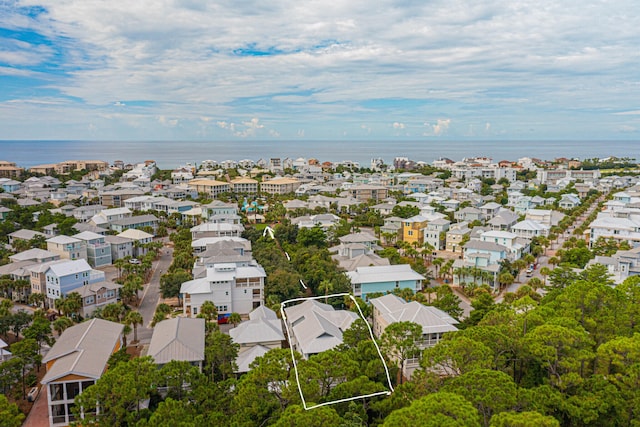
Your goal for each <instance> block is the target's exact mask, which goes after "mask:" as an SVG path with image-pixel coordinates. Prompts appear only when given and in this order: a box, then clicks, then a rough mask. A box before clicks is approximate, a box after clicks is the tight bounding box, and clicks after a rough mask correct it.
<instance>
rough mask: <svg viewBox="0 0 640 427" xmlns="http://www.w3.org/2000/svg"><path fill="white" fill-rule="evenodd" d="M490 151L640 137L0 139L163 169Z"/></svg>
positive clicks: (581, 147) (34, 158)
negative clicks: (229, 162) (210, 162)
mask: <svg viewBox="0 0 640 427" xmlns="http://www.w3.org/2000/svg"><path fill="white" fill-rule="evenodd" d="M472 156H488V157H491V158H493V159H494V160H495V161H500V160H517V159H518V158H519V157H525V156H526V157H536V158H540V159H548V160H550V159H554V158H556V157H569V158H572V157H575V158H579V159H585V158H593V157H608V156H617V157H632V158H635V159H638V160H640V159H639V158H640V141H444V140H422V141H404V140H403V141H305V140H302V141H210V142H207V141H188V142H187V141H185V142H180V141H0V160H7V161H12V162H16V163H17V164H18V166H21V167H30V166H34V165H38V164H43V163H57V162H61V161H64V160H74V159H85V160H89V159H91V160H105V161H107V162H110V163H112V162H113V161H114V160H123V161H124V162H126V163H135V162H141V161H144V160H155V161H156V163H157V164H158V166H159V167H161V168H163V169H169V168H174V167H176V166H179V165H182V164H185V163H187V162H190V163H194V162H195V163H198V164H199V163H200V162H201V161H203V160H216V161H218V162H220V161H224V160H236V161H237V160H243V159H251V160H254V161H255V160H258V159H260V158H264V159H269V158H271V157H280V158H286V157H289V158H292V159H296V158H298V157H304V158H311V157H313V158H316V159H318V160H320V161H321V162H324V161H330V162H338V161H343V160H351V161H354V162H359V163H360V165H361V166H363V167H368V166H369V165H370V162H371V159H372V158H378V157H380V158H382V159H383V160H384V161H385V163H387V164H391V163H392V162H393V159H394V158H395V157H408V158H410V159H411V160H415V161H420V160H422V161H425V162H432V161H433V160H435V159H437V158H439V157H448V158H450V159H453V160H460V159H462V158H463V157H472Z"/></svg>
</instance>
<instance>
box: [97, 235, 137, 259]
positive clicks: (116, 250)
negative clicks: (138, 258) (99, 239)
mask: <svg viewBox="0 0 640 427" xmlns="http://www.w3.org/2000/svg"><path fill="white" fill-rule="evenodd" d="M104 241H105V243H108V244H109V246H110V250H111V262H114V261H115V260H117V259H122V258H125V257H128V256H130V257H132V256H133V240H132V239H129V238H127V237H120V236H105V238H104Z"/></svg>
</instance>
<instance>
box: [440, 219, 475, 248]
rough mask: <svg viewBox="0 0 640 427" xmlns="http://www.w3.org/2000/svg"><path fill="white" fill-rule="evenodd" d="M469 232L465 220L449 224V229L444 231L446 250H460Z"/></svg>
mask: <svg viewBox="0 0 640 427" xmlns="http://www.w3.org/2000/svg"><path fill="white" fill-rule="evenodd" d="M470 233H471V229H470V228H469V224H468V223H467V222H459V223H456V224H451V226H450V227H449V230H448V231H447V232H446V239H447V241H446V250H447V251H449V252H462V245H463V242H464V241H465V240H466V239H468V237H466V238H465V236H468V235H469V234H470Z"/></svg>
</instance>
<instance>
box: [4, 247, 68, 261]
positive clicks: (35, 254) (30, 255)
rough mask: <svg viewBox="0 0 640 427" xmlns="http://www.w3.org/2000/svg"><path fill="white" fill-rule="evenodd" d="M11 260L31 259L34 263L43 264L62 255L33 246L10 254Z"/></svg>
mask: <svg viewBox="0 0 640 427" xmlns="http://www.w3.org/2000/svg"><path fill="white" fill-rule="evenodd" d="M9 259H10V260H11V262H20V261H30V262H32V263H34V264H36V263H37V264H42V263H45V262H49V261H55V260H57V259H60V255H59V254H56V253H54V252H50V251H47V250H44V249H39V248H32V249H28V250H26V251H22V252H19V253H17V254H14V255H11V256H9Z"/></svg>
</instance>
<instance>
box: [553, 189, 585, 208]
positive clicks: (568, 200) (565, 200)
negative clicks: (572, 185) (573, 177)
mask: <svg viewBox="0 0 640 427" xmlns="http://www.w3.org/2000/svg"><path fill="white" fill-rule="evenodd" d="M580 203H581V201H580V197H578V196H577V195H575V194H571V193H568V194H563V195H562V197H561V198H560V200H559V201H558V206H559V207H560V208H562V209H573V208H575V207H577V206H579V205H580Z"/></svg>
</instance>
